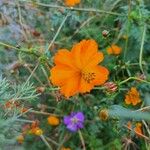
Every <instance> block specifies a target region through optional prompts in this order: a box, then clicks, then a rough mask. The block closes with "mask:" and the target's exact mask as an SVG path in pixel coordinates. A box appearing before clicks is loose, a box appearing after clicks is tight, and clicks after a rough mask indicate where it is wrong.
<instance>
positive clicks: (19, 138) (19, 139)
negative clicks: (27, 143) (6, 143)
mask: <svg viewBox="0 0 150 150" xmlns="http://www.w3.org/2000/svg"><path fill="white" fill-rule="evenodd" d="M16 140H17V142H18V143H19V144H22V143H23V142H24V136H23V135H22V134H21V135H19V136H17V139H16Z"/></svg>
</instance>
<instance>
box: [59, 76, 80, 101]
mask: <svg viewBox="0 0 150 150" xmlns="http://www.w3.org/2000/svg"><path fill="white" fill-rule="evenodd" d="M79 82H80V76H79V75H77V74H76V75H74V76H72V77H71V78H68V80H67V82H66V83H65V84H64V85H63V86H62V87H61V90H60V91H61V93H62V94H64V96H65V97H66V98H69V97H70V96H73V95H75V94H77V93H78V92H79V91H78V89H79Z"/></svg>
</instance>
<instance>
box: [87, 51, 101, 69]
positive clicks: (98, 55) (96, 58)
mask: <svg viewBox="0 0 150 150" xmlns="http://www.w3.org/2000/svg"><path fill="white" fill-rule="evenodd" d="M103 59H104V55H103V53H102V52H97V53H95V54H94V55H93V56H92V57H91V58H89V60H87V63H86V66H88V67H92V66H95V65H98V64H99V63H100V62H102V61H103Z"/></svg>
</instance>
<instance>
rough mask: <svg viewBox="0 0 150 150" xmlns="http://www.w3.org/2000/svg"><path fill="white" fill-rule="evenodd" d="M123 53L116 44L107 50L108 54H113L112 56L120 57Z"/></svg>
mask: <svg viewBox="0 0 150 150" xmlns="http://www.w3.org/2000/svg"><path fill="white" fill-rule="evenodd" d="M121 51H122V48H121V47H119V46H117V45H115V44H112V45H111V46H110V47H108V48H107V53H108V54H110V55H111V54H112V55H119V54H120V53H121Z"/></svg>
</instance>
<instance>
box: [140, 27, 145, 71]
mask: <svg viewBox="0 0 150 150" xmlns="http://www.w3.org/2000/svg"><path fill="white" fill-rule="evenodd" d="M145 35H146V25H144V27H143V34H142V41H141V48H140V55H139V66H140V69H141V71H142V73H144V71H143V66H142V57H143V47H144V41H145Z"/></svg>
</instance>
